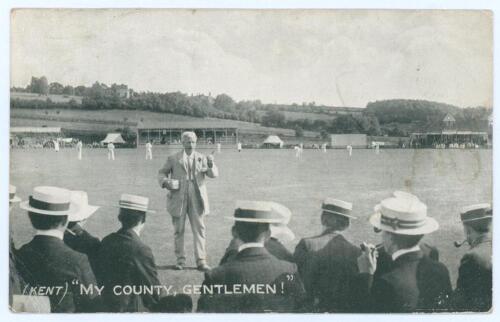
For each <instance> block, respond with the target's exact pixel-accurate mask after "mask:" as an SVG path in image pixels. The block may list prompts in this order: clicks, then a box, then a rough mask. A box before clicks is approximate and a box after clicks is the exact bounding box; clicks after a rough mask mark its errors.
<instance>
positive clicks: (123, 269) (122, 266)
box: [97, 194, 162, 312]
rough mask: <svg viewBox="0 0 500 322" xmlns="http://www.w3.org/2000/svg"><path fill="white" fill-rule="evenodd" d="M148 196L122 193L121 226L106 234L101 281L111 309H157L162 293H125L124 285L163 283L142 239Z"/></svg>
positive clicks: (118, 310) (128, 310)
mask: <svg viewBox="0 0 500 322" xmlns="http://www.w3.org/2000/svg"><path fill="white" fill-rule="evenodd" d="M148 204H149V199H148V198H146V197H141V196H135V195H129V194H122V196H121V198H120V201H119V207H120V213H119V215H118V220H119V221H120V223H121V225H122V227H121V228H120V230H118V231H117V232H115V233H112V234H110V235H108V236H106V237H105V238H104V239H103V240H102V242H101V247H100V250H99V256H98V274H97V277H98V279H99V281H100V282H101V283H102V285H103V286H104V293H103V297H104V303H105V305H106V307H107V311H110V312H147V311H155V310H156V309H157V306H158V305H159V303H160V298H161V295H162V293H159V292H158V291H155V292H153V293H152V294H149V293H147V292H141V294H140V295H135V294H133V293H132V294H129V295H127V294H125V293H126V292H125V290H124V288H125V287H129V286H132V287H133V286H136V287H141V286H148V287H150V286H154V285H161V284H160V281H159V280H158V273H157V271H156V264H155V259H154V256H153V252H152V250H151V248H149V246H148V245H146V244H144V243H143V242H142V241H141V238H140V235H141V232H142V230H143V229H144V224H145V222H146V213H147V212H148Z"/></svg>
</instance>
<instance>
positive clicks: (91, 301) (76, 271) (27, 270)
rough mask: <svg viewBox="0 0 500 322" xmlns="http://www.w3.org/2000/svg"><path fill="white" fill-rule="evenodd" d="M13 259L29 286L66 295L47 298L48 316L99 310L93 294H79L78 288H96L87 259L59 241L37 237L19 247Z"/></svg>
mask: <svg viewBox="0 0 500 322" xmlns="http://www.w3.org/2000/svg"><path fill="white" fill-rule="evenodd" d="M17 258H18V269H19V272H20V274H21V276H22V277H23V279H24V280H25V282H26V283H28V284H29V285H30V286H32V287H44V286H49V287H50V286H52V287H62V288H63V289H65V290H67V293H66V291H65V292H62V291H60V292H54V293H53V294H52V295H49V298H50V305H51V312H96V311H99V310H100V309H101V307H100V299H99V298H98V296H97V295H96V294H97V293H96V292H94V293H93V294H92V295H86V294H85V293H84V292H81V291H80V285H84V286H85V287H89V286H90V285H91V284H92V285H97V283H96V280H95V277H94V274H93V272H92V269H91V268H90V264H89V261H88V259H87V256H86V255H84V254H81V253H79V252H76V251H74V250H72V249H71V248H69V247H68V246H66V245H65V244H64V242H63V241H62V240H61V239H59V238H56V237H51V236H40V235H37V236H35V237H34V238H33V239H32V240H31V241H30V242H29V243H28V244H25V245H23V246H22V247H21V249H20V250H19V251H18V257H17ZM39 290H41V289H39ZM38 295H43V294H40V293H38ZM47 295H48V294H47Z"/></svg>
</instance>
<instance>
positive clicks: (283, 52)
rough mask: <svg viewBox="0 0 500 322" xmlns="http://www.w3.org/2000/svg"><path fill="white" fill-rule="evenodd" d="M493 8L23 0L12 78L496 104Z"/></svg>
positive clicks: (347, 101)
mask: <svg viewBox="0 0 500 322" xmlns="http://www.w3.org/2000/svg"><path fill="white" fill-rule="evenodd" d="M492 19H493V16H492V14H491V13H490V12H488V11H442V10H436V11H428V10H427V11H422V10H405V11H398V10H296V11H294V10H280V11H277V10H268V11H264V10H184V9H177V10H169V9H136V10H130V9H121V10H120V9H101V10H92V9H87V10H77V9H73V10H67V9H66V10H57V9H18V10H14V11H13V12H12V14H11V86H21V87H24V86H26V85H27V84H28V83H29V82H30V79H31V77H32V76H37V77H39V76H42V75H45V76H46V77H47V78H48V80H49V82H59V83H62V84H64V85H66V84H69V85H74V86H76V85H86V86H90V85H91V84H92V83H94V82H95V81H99V82H101V83H106V84H112V83H124V84H127V85H129V87H131V88H133V89H134V90H136V91H155V92H174V91H180V92H184V93H189V94H190V93H193V94H198V93H203V94H208V93H211V94H212V96H215V95H217V94H220V93H226V94H228V95H230V96H231V97H233V98H234V99H235V100H237V101H239V100H253V99H260V100H261V101H262V102H264V103H283V104H291V103H298V104H301V103H302V102H308V103H309V102H315V103H316V104H317V105H319V104H324V105H333V106H352V107H365V106H366V104H367V103H368V102H373V101H376V100H384V99H425V100H431V101H438V102H443V103H448V104H453V105H457V106H460V107H468V106H488V107H490V106H492V105H493V32H492V23H493V21H492Z"/></svg>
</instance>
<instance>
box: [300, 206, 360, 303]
mask: <svg viewBox="0 0 500 322" xmlns="http://www.w3.org/2000/svg"><path fill="white" fill-rule="evenodd" d="M321 210H322V211H321V223H322V224H323V226H324V227H325V228H324V231H323V233H321V234H320V235H319V236H314V237H309V238H304V239H302V240H301V241H300V242H299V244H298V245H297V247H296V249H295V254H294V258H295V262H296V263H297V265H298V267H299V273H300V276H301V277H302V280H303V281H304V286H305V289H306V292H307V297H308V301H307V302H308V304H307V305H308V309H307V310H308V311H313V312H352V311H353V307H352V305H353V299H352V297H351V296H350V294H351V292H350V287H351V281H352V279H353V278H354V277H355V276H356V274H357V273H358V268H357V263H356V258H357V257H358V256H359V254H360V250H359V248H358V247H356V246H354V245H353V244H352V243H350V242H349V241H348V240H346V239H345V237H344V236H343V235H342V233H343V232H344V231H346V230H347V229H348V228H349V226H350V222H351V219H356V217H355V216H353V214H352V204H351V203H349V202H345V201H342V200H337V199H332V198H328V199H326V200H325V201H324V202H323V204H322V207H321Z"/></svg>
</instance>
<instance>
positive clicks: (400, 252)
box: [392, 245, 420, 261]
mask: <svg viewBox="0 0 500 322" xmlns="http://www.w3.org/2000/svg"><path fill="white" fill-rule="evenodd" d="M419 250H420V246H419V245H417V246H414V247H412V248H404V249H399V250H397V251H395V252H394V253H392V260H393V261H395V260H396V258H398V257H400V256H402V255H404V254H407V253H412V252H416V251H419Z"/></svg>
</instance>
